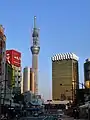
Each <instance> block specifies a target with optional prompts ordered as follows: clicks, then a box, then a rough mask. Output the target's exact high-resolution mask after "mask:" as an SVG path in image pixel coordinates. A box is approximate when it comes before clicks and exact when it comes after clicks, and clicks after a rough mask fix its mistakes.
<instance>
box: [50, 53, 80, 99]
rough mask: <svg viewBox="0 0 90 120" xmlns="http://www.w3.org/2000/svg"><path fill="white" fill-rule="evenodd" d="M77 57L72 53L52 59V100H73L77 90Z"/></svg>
mask: <svg viewBox="0 0 90 120" xmlns="http://www.w3.org/2000/svg"><path fill="white" fill-rule="evenodd" d="M78 76H79V75H78V57H77V56H76V55H75V54H73V53H65V54H56V55H54V56H53V57H52V99H53V100H72V101H73V100H74V99H75V97H76V94H77V91H76V90H77V89H78V88H79V77H78Z"/></svg>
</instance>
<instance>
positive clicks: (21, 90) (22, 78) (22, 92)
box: [21, 73, 23, 94]
mask: <svg viewBox="0 0 90 120" xmlns="http://www.w3.org/2000/svg"><path fill="white" fill-rule="evenodd" d="M21 76H22V78H21V94H22V93H23V73H22V75H21Z"/></svg>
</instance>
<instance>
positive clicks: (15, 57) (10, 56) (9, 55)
mask: <svg viewBox="0 0 90 120" xmlns="http://www.w3.org/2000/svg"><path fill="white" fill-rule="evenodd" d="M6 60H7V62H8V63H9V64H11V65H14V66H16V67H21V53H20V52H18V51H16V50H7V51H6Z"/></svg>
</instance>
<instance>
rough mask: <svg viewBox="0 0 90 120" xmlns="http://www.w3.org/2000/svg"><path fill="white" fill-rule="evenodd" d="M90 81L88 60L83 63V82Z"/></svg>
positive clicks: (89, 61) (89, 63) (89, 59)
mask: <svg viewBox="0 0 90 120" xmlns="http://www.w3.org/2000/svg"><path fill="white" fill-rule="evenodd" d="M86 81H90V58H88V59H86V61H85V63H84V82H86Z"/></svg>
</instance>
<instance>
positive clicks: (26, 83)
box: [23, 67, 30, 93]
mask: <svg viewBox="0 0 90 120" xmlns="http://www.w3.org/2000/svg"><path fill="white" fill-rule="evenodd" d="M27 91H30V68H29V67H25V68H24V69H23V92H24V93H25V92H27Z"/></svg>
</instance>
